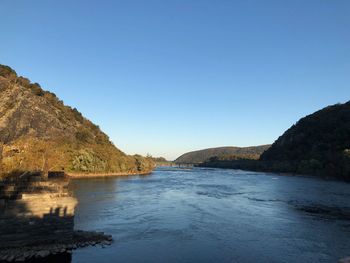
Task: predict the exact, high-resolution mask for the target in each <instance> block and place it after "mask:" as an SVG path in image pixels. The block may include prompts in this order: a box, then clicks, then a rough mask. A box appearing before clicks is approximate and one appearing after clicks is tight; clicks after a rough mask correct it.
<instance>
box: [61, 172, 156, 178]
mask: <svg viewBox="0 0 350 263" xmlns="http://www.w3.org/2000/svg"><path fill="white" fill-rule="evenodd" d="M152 172H153V170H148V171H144V172H120V173H66V176H67V177H68V178H73V179H76V178H96V177H97V178H98V177H117V176H132V175H149V174H151V173H152Z"/></svg>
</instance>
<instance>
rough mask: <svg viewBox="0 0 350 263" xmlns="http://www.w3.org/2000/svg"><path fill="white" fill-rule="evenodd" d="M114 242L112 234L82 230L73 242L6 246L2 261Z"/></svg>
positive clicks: (15, 260)
mask: <svg viewBox="0 0 350 263" xmlns="http://www.w3.org/2000/svg"><path fill="white" fill-rule="evenodd" d="M111 244H112V236H111V235H106V234H104V233H103V232H94V231H80V230H76V231H74V232H73V238H72V240H71V242H65V243H60V242H57V243H52V244H45V243H43V244H37V245H33V246H24V247H12V248H7V249H6V248H5V249H2V250H1V251H0V262H23V261H28V260H33V259H40V258H46V257H49V256H52V255H58V254H62V253H69V254H71V253H72V251H73V250H75V249H78V248H83V247H87V246H96V245H100V246H101V247H102V248H103V247H105V246H109V245H111Z"/></svg>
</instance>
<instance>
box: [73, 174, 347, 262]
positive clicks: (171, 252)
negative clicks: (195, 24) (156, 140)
mask: <svg viewBox="0 0 350 263" xmlns="http://www.w3.org/2000/svg"><path fill="white" fill-rule="evenodd" d="M71 188H72V189H73V191H74V193H75V196H76V197H77V198H78V200H79V204H78V207H77V208H76V214H75V228H76V229H83V230H89V229H96V230H98V231H99V230H100V231H103V232H105V233H109V234H112V235H113V237H114V240H115V242H114V243H113V245H112V246H110V247H107V248H104V249H101V248H100V247H88V248H84V249H79V250H77V251H74V252H73V256H72V262H74V263H77V262H116V261H120V262H256V261H257V260H258V261H259V262H336V261H337V260H338V259H339V258H342V257H345V256H349V255H350V242H349V241H350V221H349V219H350V212H349V211H350V204H349V195H350V184H346V183H342V182H333V181H323V180H319V179H315V178H307V177H291V176H277V175H274V174H266V173H253V172H244V171H235V170H219V169H200V168H194V169H191V170H183V169H181V170H179V169H176V168H170V169H169V168H159V169H157V170H156V171H155V172H154V173H153V174H152V175H150V176H143V177H120V178H107V179H79V180H74V181H73V182H72V183H71Z"/></svg>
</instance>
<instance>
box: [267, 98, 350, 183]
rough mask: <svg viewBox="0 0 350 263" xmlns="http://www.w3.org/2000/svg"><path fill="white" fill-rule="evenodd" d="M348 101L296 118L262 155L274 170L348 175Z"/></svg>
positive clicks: (334, 175) (349, 110)
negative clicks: (293, 123) (294, 122)
mask: <svg viewBox="0 0 350 263" xmlns="http://www.w3.org/2000/svg"><path fill="white" fill-rule="evenodd" d="M349 149H350V102H347V103H345V104H336V105H333V106H328V107H326V108H324V109H322V110H319V111H317V112H315V113H313V114H311V115H309V116H306V117H304V118H302V119H301V120H299V121H298V122H297V123H296V124H295V125H293V126H292V127H291V128H290V129H288V130H287V131H286V132H285V133H284V134H283V135H282V136H281V137H280V138H278V140H277V141H276V142H275V143H274V144H273V145H272V146H271V148H270V149H269V150H267V151H266V152H265V153H264V154H262V156H261V158H260V159H261V161H263V162H266V163H271V166H272V167H273V170H276V171H280V172H290V173H296V174H312V175H319V176H331V177H339V178H343V179H350V158H349V157H350V155H349V153H350V150H349Z"/></svg>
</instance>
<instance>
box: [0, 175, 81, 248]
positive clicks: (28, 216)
mask: <svg viewBox="0 0 350 263" xmlns="http://www.w3.org/2000/svg"><path fill="white" fill-rule="evenodd" d="M68 182H69V181H68V180H67V179H64V178H60V179H45V178H43V177H41V176H33V175H26V176H23V177H22V178H17V179H11V180H6V181H2V182H0V236H1V239H0V250H1V249H4V248H12V247H22V246H36V245H42V244H50V243H68V242H71V240H72V237H73V229H74V208H75V206H76V204H77V200H76V199H75V198H73V197H72V196H71V194H70V193H69V191H68Z"/></svg>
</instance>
